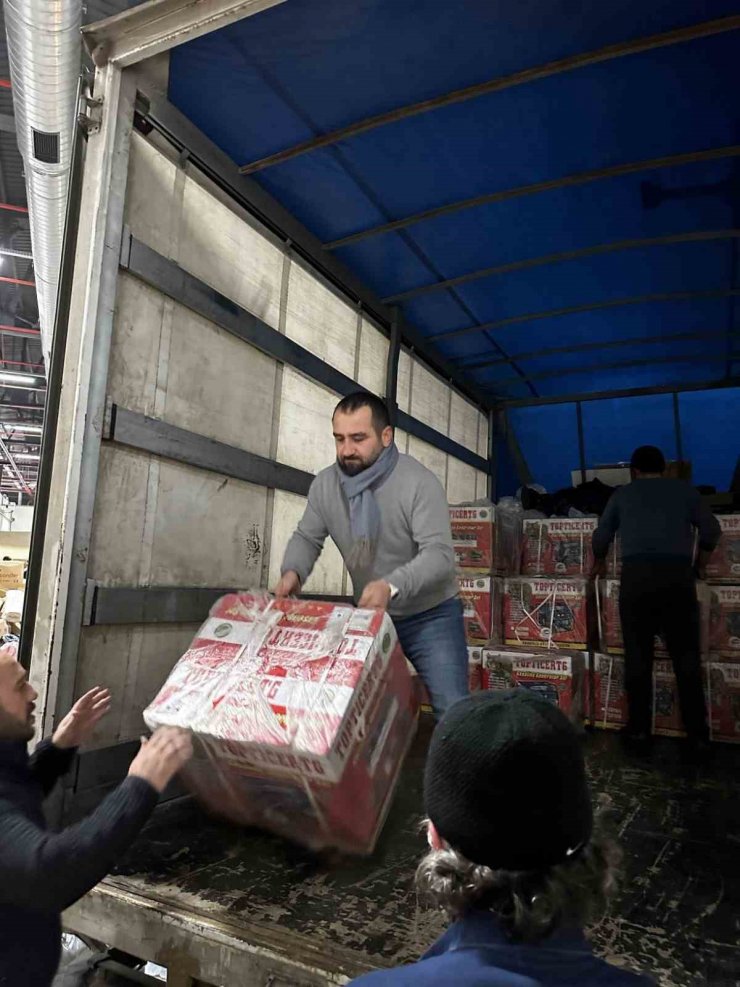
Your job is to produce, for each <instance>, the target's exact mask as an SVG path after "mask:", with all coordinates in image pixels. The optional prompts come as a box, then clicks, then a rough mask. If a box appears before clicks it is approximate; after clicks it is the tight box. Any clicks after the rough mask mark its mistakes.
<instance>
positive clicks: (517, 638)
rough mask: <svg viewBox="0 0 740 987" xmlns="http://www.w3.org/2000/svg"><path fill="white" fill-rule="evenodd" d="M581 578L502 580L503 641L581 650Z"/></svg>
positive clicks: (583, 615)
mask: <svg viewBox="0 0 740 987" xmlns="http://www.w3.org/2000/svg"><path fill="white" fill-rule="evenodd" d="M586 589H587V583H586V580H585V579H547V578H531V579H526V578H524V577H521V578H518V579H506V580H504V602H503V632H504V643H505V644H509V645H528V646H530V647H532V646H533V645H534V646H536V647H540V648H552V649H559V648H570V649H573V648H576V649H578V650H585V649H586V646H587V642H588V622H587V613H586Z"/></svg>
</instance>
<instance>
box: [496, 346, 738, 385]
mask: <svg viewBox="0 0 740 987" xmlns="http://www.w3.org/2000/svg"><path fill="white" fill-rule="evenodd" d="M735 359H737V360H740V353H738V354H737V356H736V357H735ZM735 359H732V360H731V361H730V362H733V363H734V362H735ZM726 362H727V354H726V353H722V354H711V353H710V354H707V353H694V354H692V355H691V356H659V357H652V358H650V357H647V358H645V359H643V360H619V361H617V362H616V363H589V364H587V365H586V366H583V367H562V368H561V369H559V370H545V371H543V372H542V373H539V374H528V375H527V376H528V379H529V380H552V379H553V378H556V377H570V376H572V375H573V374H587V373H602V372H603V371H605V370H626V369H628V368H630V367H648V366H649V367H652V366H655V365H656V364H663V363H665V364H668V363H726ZM507 384H511V377H507V378H502V379H499V380H490V381H486V382H485V386H486V387H488V388H490V389H491V390H493V389H495V388H496V387H504V386H506V385H507Z"/></svg>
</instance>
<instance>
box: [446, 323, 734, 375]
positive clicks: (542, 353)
mask: <svg viewBox="0 0 740 987" xmlns="http://www.w3.org/2000/svg"><path fill="white" fill-rule="evenodd" d="M728 335H729V336H730V337H733V336H739V337H740V331H737V332H730V333H729V334H728V332H727V330H726V329H715V330H711V331H710V332H677V333H671V334H670V335H663V336H630V337H628V338H625V339H611V340H606V341H605V340H600V341H597V342H592V343H576V344H575V345H574V346H550V347H547V348H546V349H541V350H530V351H529V352H528V353H517V354H516V356H511V357H507V358H506V359H505V360H504V359H502V358H501V357H495V358H490V357H486V358H485V359H481V360H473V362H471V363H465V362H464V361H465V360H466V359H472V358H471V357H459V358H458V359H457V360H456V361H455V362H456V363H457V364H458V366H459V367H460V369H461V370H479V369H480V368H481V367H498V366H502V365H504V364H507V363H509V362H510V361H512V360H516V361H517V362H519V361H520V360H535V359H537V358H539V357H547V356H555V355H559V354H562V353H585V352H587V351H589V350H610V349H618V348H619V347H623V346H647V345H648V344H651V343H674V342H679V341H684V342H686V341H688V340H691V341H696V340H701V339H725V338H727V336H728ZM479 356H485V354H479Z"/></svg>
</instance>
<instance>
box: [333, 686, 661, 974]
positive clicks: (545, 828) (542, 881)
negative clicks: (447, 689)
mask: <svg viewBox="0 0 740 987" xmlns="http://www.w3.org/2000/svg"><path fill="white" fill-rule="evenodd" d="M582 744H583V740H582V736H581V734H580V732H579V731H578V730H577V729H576V728H575V727H574V726H573V725H572V724H571V723H570V721H569V720H568V719H567V718H566V717H565V716H564V715H563V713H561V712H560V710H559V709H558V708H557V707H556V706H553V705H552V704H551V703H549V702H547V701H546V700H544V699H542V698H540V697H539V696H536V695H535V694H534V693H532V692H530V691H529V690H528V689H515V690H512V691H507V692H488V691H486V692H478V693H475V694H474V695H472V696H470V697H468V698H467V699H461V700H460V701H459V702H457V703H455V704H454V705H453V706H451V707H450V708H449V709H448V710H447V712H446V713H445V714H444V716H443V717H442V719H441V720H440V722H439V724H438V725H437V727H436V729H435V731H434V734H433V736H432V742H431V745H430V749H429V756H428V759H427V764H426V770H425V776H424V800H425V804H426V811H427V814H428V817H429V819H428V822H427V835H428V841H429V845H430V852H429V853H428V854H427V856H426V857H425V858H424V859H423V860H422V862H421V864H420V866H419V869H418V871H417V876H416V881H417V888H418V889H419V891H420V892H421V893H422V895H424V896H425V897H427V898H428V899H429V900H430V901H431V903H433V904H434V905H436V906H437V907H439V908H441V909H442V910H443V911H444V912H445V913H446V915H447V917H448V918H449V919H451V920H452V924H451V925H450V927H449V928H448V929H447V931H446V932H445V933H444V935H443V936H442V938H441V939H439V940H438V941H437V943H435V945H434V946H432V948H431V949H430V950H429V952H428V953H426V954H425V955H424V956H423V957H422V959H421V960H419V962H417V963H413V964H411V965H409V966H403V967H397V968H396V969H394V970H379V971H376V972H374V973H369V974H367V975H365V976H363V977H360V978H359V979H357V980H354V981H353V982H352V983H353V985H354V987H455V985H460V987H463V985H470V987H473V985H474V987H525V985H526V987H578V985H584V987H585V985H588V987H639V985H643V987H645V985H647V984H653V983H654V981H653V980H651V979H650V978H649V977H645V976H642V975H639V974H635V973H630V972H628V971H627V970H623V969H619V968H617V967H614V966H610V965H609V964H608V963H606V962H605V961H604V960H602V959H599V958H598V957H596V956H595V955H594V953H593V951H592V949H591V947H590V945H589V944H588V942H587V940H586V938H585V937H584V934H583V931H582V929H583V926H584V924H585V923H586V922H587V921H590V920H592V919H593V918H595V917H596V915H597V913H598V912H599V911H600V910H601V909H602V907H603V906H604V904H605V902H606V899H607V898H608V897H609V896H610V894H611V893H612V892H613V890H614V886H615V870H616V867H617V865H618V863H619V856H620V854H619V849H618V847H617V846H616V844H615V843H614V842H613V841H612V840H611V839H610V838H609V837H608V836H606V835H605V833H604V831H603V827H602V823H601V821H600V817H599V816H598V815H597V817H596V818H594V814H593V811H592V807H591V797H590V793H589V788H588V783H587V780H586V768H585V764H584V759H583V748H582Z"/></svg>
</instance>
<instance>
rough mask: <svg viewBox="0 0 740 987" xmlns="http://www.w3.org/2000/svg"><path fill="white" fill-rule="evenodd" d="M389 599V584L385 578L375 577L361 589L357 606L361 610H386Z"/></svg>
mask: <svg viewBox="0 0 740 987" xmlns="http://www.w3.org/2000/svg"><path fill="white" fill-rule="evenodd" d="M390 601H391V587H390V584H389V583H387V582H386V581H385V579H376V580H374V582H372V583H368V584H367V586H366V587H365V589H364V590H363V591H362V596H361V597H360V602H359V603H358V606H359V607H360V608H362V609H363V610H387V609H388V604H389V603H390Z"/></svg>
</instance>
